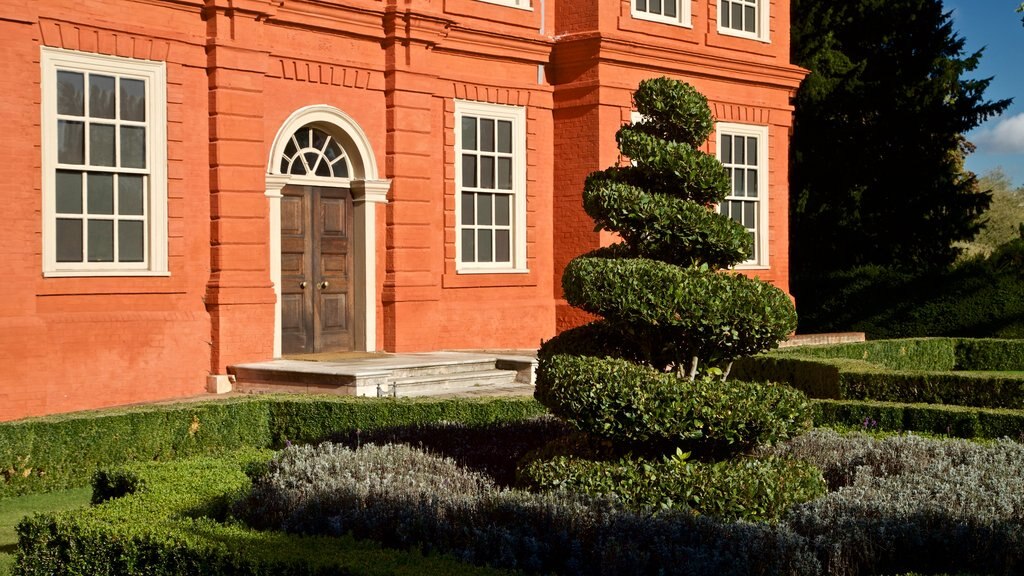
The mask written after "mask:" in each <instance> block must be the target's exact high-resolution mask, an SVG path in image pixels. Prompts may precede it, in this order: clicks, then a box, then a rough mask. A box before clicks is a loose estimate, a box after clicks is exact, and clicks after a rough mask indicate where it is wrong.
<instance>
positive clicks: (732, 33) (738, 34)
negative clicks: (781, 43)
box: [718, 28, 772, 44]
mask: <svg viewBox="0 0 1024 576" xmlns="http://www.w3.org/2000/svg"><path fill="white" fill-rule="evenodd" d="M718 33H719V34H721V35H722V36H728V37H730V38H742V39H743V40H753V41H755V42H761V43H762V44H771V43H772V42H771V39H770V38H769V37H767V36H760V35H757V34H751V33H749V32H743V31H741V30H733V29H732V28H719V29H718Z"/></svg>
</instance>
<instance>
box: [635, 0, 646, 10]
mask: <svg viewBox="0 0 1024 576" xmlns="http://www.w3.org/2000/svg"><path fill="white" fill-rule="evenodd" d="M636 11H637V12H647V0H636Z"/></svg>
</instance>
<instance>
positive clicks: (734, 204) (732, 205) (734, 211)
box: [729, 200, 743, 224]
mask: <svg viewBox="0 0 1024 576" xmlns="http://www.w3.org/2000/svg"><path fill="white" fill-rule="evenodd" d="M729 216H730V217H732V219H733V220H735V221H737V222H739V223H740V224H743V202H739V201H737V200H732V201H730V202H729Z"/></svg>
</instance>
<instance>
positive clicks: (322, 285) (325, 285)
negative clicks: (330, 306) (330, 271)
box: [319, 280, 331, 290]
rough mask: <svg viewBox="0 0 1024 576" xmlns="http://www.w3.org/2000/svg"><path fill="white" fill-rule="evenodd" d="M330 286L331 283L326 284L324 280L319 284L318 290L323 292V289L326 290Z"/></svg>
mask: <svg viewBox="0 0 1024 576" xmlns="http://www.w3.org/2000/svg"><path fill="white" fill-rule="evenodd" d="M330 285H331V283H330V282H328V281H327V280H324V281H323V282H321V283H320V284H319V286H320V289H321V290H323V289H324V288H327V287H328V286H330Z"/></svg>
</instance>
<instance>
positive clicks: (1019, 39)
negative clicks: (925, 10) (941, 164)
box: [944, 0, 1024, 186]
mask: <svg viewBox="0 0 1024 576" xmlns="http://www.w3.org/2000/svg"><path fill="white" fill-rule="evenodd" d="M1020 2H1021V0H945V2H944V5H945V7H946V10H949V11H951V12H952V15H953V26H954V28H956V30H957V32H958V33H959V34H960V36H963V37H964V38H965V39H966V40H967V44H966V46H965V48H966V50H967V52H968V53H973V52H974V51H976V50H979V49H981V48H984V49H985V53H984V55H982V57H981V64H980V65H979V66H978V69H977V70H975V71H974V72H973V73H972V74H971V76H972V77H975V78H988V77H992V84H990V85H989V88H988V90H987V91H986V92H985V96H986V97H987V98H988V99H990V100H1000V99H1002V98H1013V99H1014V101H1013V103H1012V104H1010V106H1009V108H1007V109H1006V111H1005V112H1003V114H1002V115H1001V116H999V117H996V118H990V119H989V120H988V121H987V122H985V123H984V124H982V125H981V126H979V127H978V128H975V129H974V130H972V131H971V132H969V133H968V134H967V139H968V140H970V141H971V142H972V143H974V145H975V146H977V150H976V151H975V152H974V153H973V154H971V155H970V156H968V157H967V169H968V170H971V171H973V172H975V173H977V174H978V175H983V174H985V173H986V172H988V171H990V170H992V169H994V168H997V167H1001V168H1002V169H1003V171H1004V172H1006V174H1007V175H1009V176H1010V178H1011V179H1012V180H1013V183H1014V185H1015V186H1024V25H1022V23H1021V16H1024V14H1018V13H1017V12H1016V8H1017V6H1019V5H1020Z"/></svg>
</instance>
